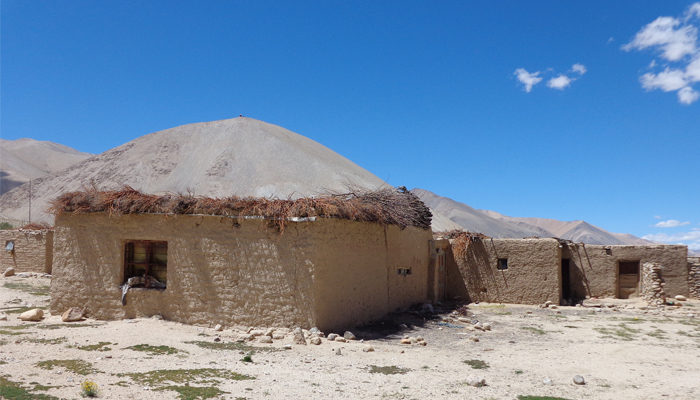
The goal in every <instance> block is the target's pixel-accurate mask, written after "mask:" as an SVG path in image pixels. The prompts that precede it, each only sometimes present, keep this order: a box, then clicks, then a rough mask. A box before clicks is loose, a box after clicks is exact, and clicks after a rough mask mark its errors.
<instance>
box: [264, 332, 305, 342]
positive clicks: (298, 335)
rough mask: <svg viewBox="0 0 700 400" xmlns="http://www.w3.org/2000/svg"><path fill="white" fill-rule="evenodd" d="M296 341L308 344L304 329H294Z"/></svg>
mask: <svg viewBox="0 0 700 400" xmlns="http://www.w3.org/2000/svg"><path fill="white" fill-rule="evenodd" d="M268 337H269V336H268ZM294 343H295V344H303V345H306V338H305V337H304V331H302V330H301V328H296V329H294Z"/></svg>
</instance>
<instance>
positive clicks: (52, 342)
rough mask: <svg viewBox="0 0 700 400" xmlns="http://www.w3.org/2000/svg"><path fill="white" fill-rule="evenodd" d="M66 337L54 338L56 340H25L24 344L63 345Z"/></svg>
mask: <svg viewBox="0 0 700 400" xmlns="http://www.w3.org/2000/svg"><path fill="white" fill-rule="evenodd" d="M66 340H68V339H66V337H65V336H63V337H59V338H54V339H46V338H23V339H22V341H23V342H29V343H39V344H61V343H63V342H65V341H66Z"/></svg>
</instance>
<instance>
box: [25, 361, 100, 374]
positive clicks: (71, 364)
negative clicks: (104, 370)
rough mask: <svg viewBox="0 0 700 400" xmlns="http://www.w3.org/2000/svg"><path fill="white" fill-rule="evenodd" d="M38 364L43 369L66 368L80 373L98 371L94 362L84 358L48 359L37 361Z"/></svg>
mask: <svg viewBox="0 0 700 400" xmlns="http://www.w3.org/2000/svg"><path fill="white" fill-rule="evenodd" d="M36 366H37V367H39V368H43V369H54V367H58V368H65V369H66V371H70V372H73V373H76V374H78V375H89V374H94V373H96V372H98V371H97V370H96V369H94V368H93V367H92V364H90V363H89V362H87V361H83V360H47V361H40V362H38V363H36Z"/></svg>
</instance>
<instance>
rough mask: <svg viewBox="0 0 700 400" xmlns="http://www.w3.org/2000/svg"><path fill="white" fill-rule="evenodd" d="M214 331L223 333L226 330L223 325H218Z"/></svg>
mask: <svg viewBox="0 0 700 400" xmlns="http://www.w3.org/2000/svg"><path fill="white" fill-rule="evenodd" d="M214 330H215V331H217V332H221V331H223V330H224V327H223V326H221V324H216V326H215V327H214Z"/></svg>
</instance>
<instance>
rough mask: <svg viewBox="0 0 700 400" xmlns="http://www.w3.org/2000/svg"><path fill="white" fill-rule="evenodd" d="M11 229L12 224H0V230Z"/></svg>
mask: <svg viewBox="0 0 700 400" xmlns="http://www.w3.org/2000/svg"><path fill="white" fill-rule="evenodd" d="M5 229H12V224H11V223H9V222H0V230H5Z"/></svg>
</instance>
